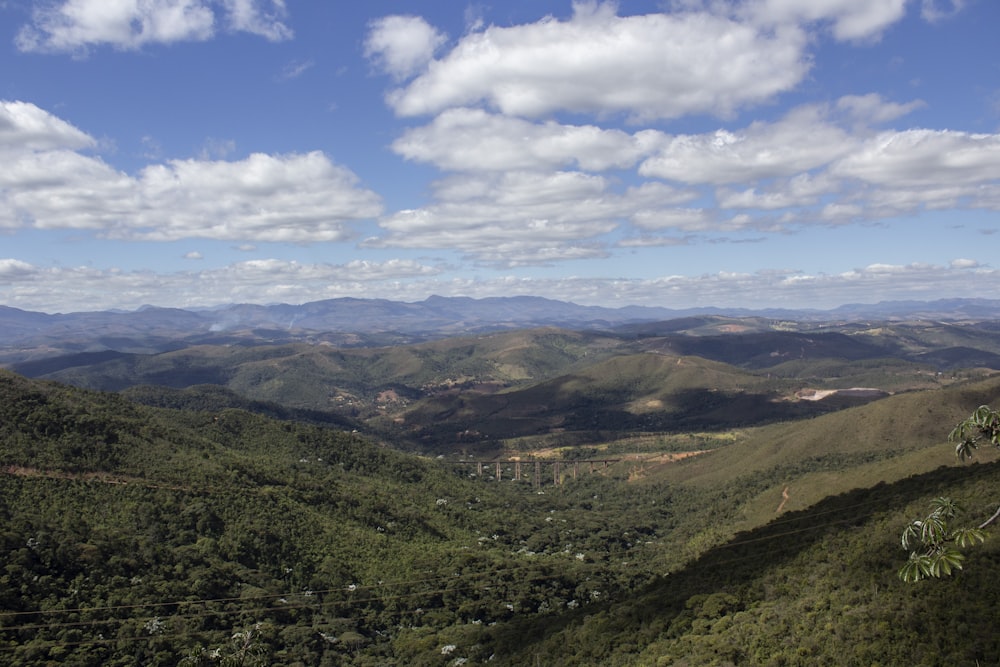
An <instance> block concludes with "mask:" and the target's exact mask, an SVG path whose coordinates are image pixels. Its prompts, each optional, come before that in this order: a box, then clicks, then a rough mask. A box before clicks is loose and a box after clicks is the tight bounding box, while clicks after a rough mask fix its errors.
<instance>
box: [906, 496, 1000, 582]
mask: <svg viewBox="0 0 1000 667" xmlns="http://www.w3.org/2000/svg"><path fill="white" fill-rule="evenodd" d="M960 512H961V508H960V507H959V506H958V505H957V504H956V503H955V502H953V501H952V500H951V499H949V498H935V499H934V501H932V503H931V512H930V514H928V515H927V516H926V517H924V518H923V519H916V520H914V521H913V522H912V523H910V525H908V526H907V527H906V528H905V529H904V530H903V536H902V539H901V541H902V544H903V548H904V549H906V550H908V551H909V552H910V557H909V560H908V561H907V562H906V564H905V565H904V566H903V567H902V568H901V569H900V570H899V578H900V579H902V580H903V581H906V582H914V581H919V580H921V579H924V578H926V577H942V576H949V575H951V573H952V572H954V571H955V570H961V569H962V562H963V561H964V560H965V555H964V554H962V552H960V551H959V550H958V549H956V548H955V547H956V546H957V547H961V548H964V547H968V546H972V545H974V544H982V543H983V542H984V541H985V540H986V535H985V533H984V532H983V531H982V530H981V529H978V528H969V527H958V528H955V527H952V522H953V520H954V519H955V517H956V516H957V515H958V514H959V513H960Z"/></svg>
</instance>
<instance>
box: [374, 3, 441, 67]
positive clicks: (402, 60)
mask: <svg viewBox="0 0 1000 667" xmlns="http://www.w3.org/2000/svg"><path fill="white" fill-rule="evenodd" d="M446 39H447V38H446V37H445V35H444V34H443V33H441V32H439V31H438V30H437V29H436V28H434V27H433V26H432V25H431V24H429V23H428V22H427V21H425V20H424V19H423V18H421V17H419V16H386V17H383V18H380V19H378V20H376V21H373V22H372V24H371V25H370V26H369V33H368V37H367V39H366V40H365V57H367V58H370V59H371V60H373V61H374V62H375V63H376V64H377V65H378V66H379V67H380V68H381V69H382V70H383V71H385V72H386V73H388V74H390V75H392V76H393V77H394V78H396V79H400V80H401V79H405V78H407V77H409V76H411V75H412V74H414V73H415V72H417V71H418V70H420V69H421V68H423V67H424V66H425V65H426V64H427V63H428V62H430V61H431V59H432V58H433V57H434V53H435V51H437V50H438V48H440V47H441V45H443V44H444V42H445V41H446Z"/></svg>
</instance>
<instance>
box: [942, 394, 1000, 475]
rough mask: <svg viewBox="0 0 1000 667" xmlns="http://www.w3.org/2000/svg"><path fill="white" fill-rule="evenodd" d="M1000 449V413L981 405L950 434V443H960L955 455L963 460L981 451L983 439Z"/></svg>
mask: <svg viewBox="0 0 1000 667" xmlns="http://www.w3.org/2000/svg"><path fill="white" fill-rule="evenodd" d="M984 438H985V439H986V440H987V442H990V443H992V444H993V445H995V446H996V447H1000V412H998V411H997V410H992V409H991V408H990V407H989V406H987V405H980V406H979V407H978V408H976V410H975V412H973V413H972V415H971V416H970V417H968V418H967V419H963V420H962V421H961V422H959V423H958V425H957V426H955V428H954V429H953V430H952V431H951V433H949V434H948V440H949V441H950V442H956V441H957V442H958V445H956V447H955V454H956V456H958V457H959V458H960V459H961V460H963V461H964V460H965V459H967V458H971V457H972V454H973V452H974V451H975V450H977V449H979V442H980V441H981V440H982V439H984Z"/></svg>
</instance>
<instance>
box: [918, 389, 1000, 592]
mask: <svg viewBox="0 0 1000 667" xmlns="http://www.w3.org/2000/svg"><path fill="white" fill-rule="evenodd" d="M984 439H985V440H987V441H988V442H991V443H992V444H993V445H994V446H996V447H1000V411H997V410H993V409H991V408H990V407H989V406H986V405H981V406H979V407H978V408H976V411H975V412H973V413H972V415H971V416H969V417H968V418H966V419H964V420H962V421H961V422H959V423H958V425H957V426H955V428H954V429H952V431H951V433H950V434H948V440H949V441H950V442H956V443H957V444H956V446H955V455H956V456H958V458H959V459H960V460H962V461H965V460H966V459H969V458H972V456H973V454H974V453H975V452H976V450H978V449H979V445H980V443H981V442H982V441H983V440H984ZM961 513H962V508H961V507H959V506H958V504H957V503H955V502H953V501H952V500H951V499H949V498H943V497H942V498H935V499H934V500H933V501H932V502H931V512H930V513H929V514H928V515H927V516H925V517H924V518H922V519H916V520H914V521H912V522H911V523H910V524H909V525H907V526H906V528H905V529H904V530H903V535H902V538H901V542H902V544H903V548H904V549H906V550H907V551H909V552H910V557H909V559H908V560H907V561H906V564H905V565H904V566H903V567H902V568H900V570H899V578H900V579H902V580H903V581H906V582H914V581H920V580H921V579H926V578H927V577H942V576H948V575H950V574H951V573H952V572H954V571H955V570H961V569H962V562H963V561H964V560H965V555H964V554H963V553H962V552H961V551H959V549H963V548H965V547H969V546H973V545H975V544H981V543H982V542H984V541H985V540H986V533H985V529H986V527H987V526H989V525H990V524H991V523H993V522H994V521H995V520H996V519H997V518H998V517H1000V508H997V511H996V512H994V513H993V516H991V517H990V518H989V519H987V520H986V521H984V522H982V523H981V524H979V526H977V527H971V526H958V527H956V526H955V525H954V524H955V520H956V518H957V517H958V516H959V515H960V514H961Z"/></svg>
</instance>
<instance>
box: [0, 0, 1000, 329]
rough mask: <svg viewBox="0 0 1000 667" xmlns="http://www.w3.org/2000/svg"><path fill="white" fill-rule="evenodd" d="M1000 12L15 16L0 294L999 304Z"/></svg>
mask: <svg viewBox="0 0 1000 667" xmlns="http://www.w3.org/2000/svg"><path fill="white" fill-rule="evenodd" d="M998 25H1000V3H997V2H994V1H993V0H909V1H907V0H743V1H737V0H673V1H665V2H647V1H643V0H621V1H620V2H618V3H610V2H596V1H595V2H576V3H573V2H569V1H565V2H564V1H558V2H557V1H549V0H504V2H497V3H493V4H488V3H468V4H464V3H460V2H440V1H436V0H423V1H413V2H404V1H394V2H388V1H381V0H366V1H365V2H358V3H346V2H332V1H331V2H309V1H305V0H284V1H282V0H0V305H7V306H13V307H17V308H23V309H27V310H42V311H46V312H68V311H75V310H95V309H105V308H124V309H132V308H137V307H139V306H141V305H144V304H152V305H158V306H177V307H203V306H212V305H217V304H223V303H231V302H253V303H278V302H284V303H303V302H307V301H314V300H319V299H327V298H336V297H344V296H351V297H372V298H388V299H395V300H402V301H418V300H422V299H424V298H426V297H427V296H430V295H431V294H440V295H446V296H452V295H456V296H457V295H462V296H471V297H486V296H510V295H517V294H531V295H539V296H546V297H551V298H555V299H562V300H567V301H574V302H577V303H581V304H587V305H605V306H618V305H627V304H638V305H651V306H666V307H674V308H685V307H691V306H713V305H714V306H744V307H749V308H760V307H768V306H783V307H814V308H832V307H835V306H837V305H841V304H844V303H859V302H860V303H874V302H877V301H882V300H895V299H936V298H944V297H987V298H996V297H997V296H998V295H1000V289H998V288H1000V266H998V262H1000V260H998V259H997V256H998V253H997V250H998V249H1000V235H998V233H997V232H998V231H1000V220H998V210H1000V47H998V46H996V40H995V32H996V27H997V26H998Z"/></svg>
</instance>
